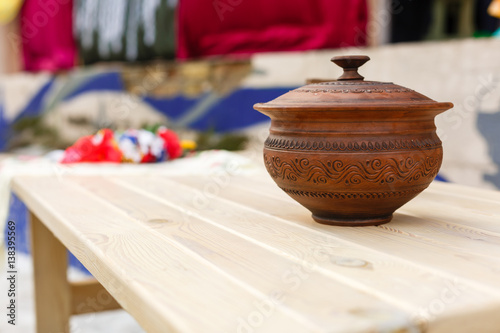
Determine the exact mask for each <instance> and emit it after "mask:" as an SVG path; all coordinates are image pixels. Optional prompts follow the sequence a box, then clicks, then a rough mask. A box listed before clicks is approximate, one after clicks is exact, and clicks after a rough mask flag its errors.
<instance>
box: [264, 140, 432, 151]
mask: <svg viewBox="0 0 500 333" xmlns="http://www.w3.org/2000/svg"><path fill="white" fill-rule="evenodd" d="M264 145H265V147H266V148H272V149H284V150H324V151H333V150H337V151H350V150H352V151H363V150H368V151H384V150H406V149H415V148H418V149H431V148H438V147H441V140H439V138H438V137H434V138H427V139H414V140H394V141H382V142H380V141H361V142H359V141H356V142H349V143H347V144H345V143H343V142H335V141H326V140H325V141H324V142H323V141H320V142H314V143H311V142H307V141H303V140H293V139H277V138H271V137H269V138H267V139H266V142H265V143H264Z"/></svg>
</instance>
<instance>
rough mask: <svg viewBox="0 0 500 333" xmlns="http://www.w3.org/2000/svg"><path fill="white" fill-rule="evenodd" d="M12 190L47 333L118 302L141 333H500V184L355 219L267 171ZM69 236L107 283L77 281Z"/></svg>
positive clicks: (37, 184)
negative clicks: (380, 217)
mask: <svg viewBox="0 0 500 333" xmlns="http://www.w3.org/2000/svg"><path fill="white" fill-rule="evenodd" d="M13 188H14V191H15V192H16V193H17V195H18V196H19V197H21V198H22V200H23V201H24V202H25V203H26V204H27V206H28V207H29V209H30V211H31V213H32V223H33V225H32V228H33V229H32V230H33V240H34V245H33V251H34V253H33V255H34V265H35V280H36V281H35V282H36V285H35V286H36V288H35V289H36V304H37V323H38V332H66V331H68V318H69V316H70V315H71V314H75V313H83V312H88V311H94V310H105V309H112V308H116V307H119V306H121V307H123V308H124V309H125V310H127V311H128V312H129V313H130V314H131V315H133V316H134V317H135V318H136V319H137V321H138V322H139V323H140V324H141V325H142V326H143V328H144V329H145V330H146V331H148V332H245V333H247V332H287V333H293V332H423V331H425V332H454V333H457V332H468V333H469V332H482V333H484V332H500V192H494V191H485V190H479V189H473V188H468V187H462V186H457V185H450V184H444V183H434V184H433V185H431V187H430V188H429V189H428V190H426V191H425V192H424V193H422V194H421V195H420V196H418V197H417V198H415V199H414V200H413V201H411V202H410V203H409V204H407V205H406V206H404V207H403V208H402V209H400V210H398V212H397V213H396V214H395V217H394V220H393V221H392V222H391V223H389V224H386V225H382V226H377V227H359V228H351V227H334V226H325V225H321V224H318V223H315V222H313V221H312V219H311V217H310V213H309V212H308V211H307V210H305V209H304V208H303V207H301V206H300V205H298V204H297V203H295V202H294V201H292V200H291V199H290V198H289V197H288V196H287V195H286V194H284V193H282V192H281V190H279V189H278V188H277V187H276V186H275V185H274V183H273V182H272V181H271V179H270V178H269V177H268V176H267V175H260V176H252V177H243V176H230V175H229V174H220V175H218V176H216V175H214V176H204V177H201V176H177V177H165V176H163V177H158V176H133V177H124V176H116V177H84V176H73V177H63V178H56V177H49V176H44V177H27V176H23V177H17V178H15V179H14V183H13ZM61 243H62V244H61ZM64 248H68V249H69V250H70V251H71V252H72V253H73V254H74V255H75V256H76V257H77V258H78V259H79V260H81V262H82V263H83V264H84V265H85V266H86V267H87V268H88V269H89V271H90V272H92V274H93V275H94V276H95V278H96V279H97V280H98V281H99V283H100V284H102V286H103V287H104V288H105V289H102V288H101V287H100V285H99V284H97V283H87V284H79V285H74V284H70V283H68V282H67V280H66V258H65V256H66V254H65V250H64ZM106 290H107V291H106ZM108 292H109V294H111V295H112V296H113V297H114V299H116V301H117V302H118V304H117V303H115V301H114V300H113V299H112V298H111V296H110V295H109V294H108Z"/></svg>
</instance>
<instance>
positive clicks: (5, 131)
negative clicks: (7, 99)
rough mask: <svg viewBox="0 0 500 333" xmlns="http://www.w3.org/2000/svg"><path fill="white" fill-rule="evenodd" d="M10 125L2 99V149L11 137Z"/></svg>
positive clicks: (0, 102)
mask: <svg viewBox="0 0 500 333" xmlns="http://www.w3.org/2000/svg"><path fill="white" fill-rule="evenodd" d="M9 130H10V127H9V123H8V122H7V119H6V118H5V116H4V108H3V104H2V100H0V151H3V150H5V146H6V145H7V140H8V139H9V137H8V133H9Z"/></svg>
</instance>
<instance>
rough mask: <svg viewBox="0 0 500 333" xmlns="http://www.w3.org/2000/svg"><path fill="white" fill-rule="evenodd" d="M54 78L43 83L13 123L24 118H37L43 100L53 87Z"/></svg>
mask: <svg viewBox="0 0 500 333" xmlns="http://www.w3.org/2000/svg"><path fill="white" fill-rule="evenodd" d="M54 82H55V80H54V78H52V79H50V80H49V81H48V82H47V83H45V84H44V85H43V86H42V88H41V89H40V91H38V93H37V94H36V95H35V97H33V98H32V99H31V101H30V102H29V103H28V104H27V105H26V106H25V107H24V109H23V110H22V111H21V112H20V113H19V114H18V115H17V117H16V118H15V119H14V121H13V122H16V121H18V120H19V119H21V118H24V117H35V116H38V115H39V114H40V113H41V112H42V110H43V106H44V100H45V96H46V95H47V93H48V92H49V91H50V89H51V88H52V86H53V85H54Z"/></svg>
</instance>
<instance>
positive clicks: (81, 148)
mask: <svg viewBox="0 0 500 333" xmlns="http://www.w3.org/2000/svg"><path fill="white" fill-rule="evenodd" d="M121 160H122V152H121V151H120V149H119V148H118V146H117V144H116V142H115V140H114V136H113V131H111V130H110V129H107V128H106V129H103V130H100V131H99V132H97V134H96V135H95V136H93V135H89V136H84V137H82V138H80V139H78V140H77V141H76V142H75V144H74V145H73V146H71V147H69V148H67V149H66V151H65V152H64V158H63V160H62V161H61V163H78V162H114V163H120V162H121Z"/></svg>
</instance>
